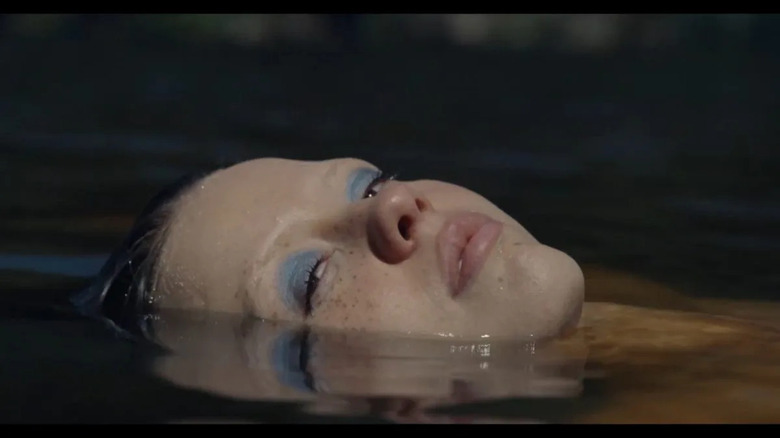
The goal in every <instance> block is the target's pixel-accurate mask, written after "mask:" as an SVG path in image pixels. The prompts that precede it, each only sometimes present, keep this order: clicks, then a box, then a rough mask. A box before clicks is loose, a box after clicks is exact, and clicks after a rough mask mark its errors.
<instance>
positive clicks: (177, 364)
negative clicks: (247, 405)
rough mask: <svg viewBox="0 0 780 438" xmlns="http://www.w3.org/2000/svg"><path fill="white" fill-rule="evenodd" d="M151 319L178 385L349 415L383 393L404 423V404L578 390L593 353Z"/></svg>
mask: <svg viewBox="0 0 780 438" xmlns="http://www.w3.org/2000/svg"><path fill="white" fill-rule="evenodd" d="M152 325H153V330H152V333H153V338H154V341H155V342H158V343H160V344H161V345H163V346H164V347H166V350H168V353H166V354H162V355H160V356H159V357H157V358H156V360H155V361H154V362H153V370H154V372H155V374H157V375H158V376H160V377H163V378H165V379H166V380H169V381H170V382H172V383H174V384H176V385H179V386H184V387H187V388H192V389H198V390H205V391H208V392H212V393H216V394H219V395H222V396H227V397H231V398H234V399H245V400H298V401H310V402H313V404H311V405H309V407H308V408H311V409H317V410H322V409H325V410H327V411H331V413H335V412H333V411H332V410H333V409H336V410H337V411H338V410H340V409H342V410H343V409H345V411H343V412H342V413H346V414H351V415H354V414H359V413H361V412H363V411H365V409H366V408H367V406H365V404H366V403H369V404H371V403H372V400H386V401H392V402H391V403H390V404H389V405H378V406H372V407H371V408H370V410H371V411H372V412H374V413H378V414H380V415H383V416H387V415H390V416H393V417H394V418H396V419H399V420H403V419H402V418H400V417H406V419H405V420H404V421H407V420H410V418H409V416H410V414H411V412H409V409H408V408H409V404H408V403H406V402H410V403H411V404H412V406H415V407H416V408H418V409H417V410H418V411H419V409H424V408H427V407H437V406H444V405H452V404H459V403H471V402H479V401H483V400H495V399H498V398H533V399H537V398H544V399H547V400H550V399H564V398H572V397H578V396H579V395H580V393H581V390H582V379H583V373H584V364H585V359H586V357H587V348H586V347H585V344H584V343H583V342H582V341H583V340H584V338H582V337H581V336H572V337H569V338H567V339H566V340H555V341H554V342H544V343H537V342H535V341H530V342H529V341H513V340H506V341H493V340H475V341H470V340H451V339H444V338H439V339H430V338H420V337H413V336H396V335H395V334H392V335H386V334H380V333H368V332H361V331H356V330H329V329H324V328H309V327H306V326H303V325H299V324H294V323H286V322H279V321H265V320H260V319H255V318H243V317H240V316H237V315H235V314H222V313H215V312H186V311H185V312H182V311H177V310H173V311H166V310H162V311H161V312H160V314H159V317H158V318H155V320H154V321H153V323H152ZM402 401H406V402H404V403H401V405H397V403H396V402H402ZM345 403H346V404H345ZM394 406H395V407H394ZM323 412H324V411H323ZM394 412H395V413H397V414H399V415H400V417H399V415H394V414H393V413H394ZM529 413H530V412H529Z"/></svg>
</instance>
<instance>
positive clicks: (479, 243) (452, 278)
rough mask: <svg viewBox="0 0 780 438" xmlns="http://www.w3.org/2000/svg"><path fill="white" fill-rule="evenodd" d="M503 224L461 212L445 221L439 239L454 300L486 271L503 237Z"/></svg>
mask: <svg viewBox="0 0 780 438" xmlns="http://www.w3.org/2000/svg"><path fill="white" fill-rule="evenodd" d="M501 228H502V224H501V223H500V222H498V221H496V220H494V219H492V218H490V217H489V216H486V215H484V214H480V213H471V212H469V213H459V214H456V215H454V216H451V217H450V218H449V219H447V220H446V221H445V222H444V225H443V226H442V228H441V230H440V231H439V233H438V235H437V236H436V246H437V250H438V255H439V264H440V267H441V272H442V275H443V277H444V282H445V283H446V284H447V286H448V287H449V290H450V293H451V294H452V296H453V297H455V296H457V295H458V294H460V293H461V292H463V290H464V289H465V288H466V287H467V286H468V285H469V283H470V281H471V279H472V278H474V277H476V275H477V274H479V272H480V271H481V270H482V266H483V265H484V263H485V260H486V259H487V257H488V256H489V255H490V252H491V250H492V249H493V246H494V245H495V244H496V241H497V240H498V236H499V235H500V234H501Z"/></svg>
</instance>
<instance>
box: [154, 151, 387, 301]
mask: <svg viewBox="0 0 780 438" xmlns="http://www.w3.org/2000/svg"><path fill="white" fill-rule="evenodd" d="M358 167H373V166H371V164H369V163H367V162H365V161H362V160H357V159H354V158H340V159H333V160H327V161H297V160H287V159H279V158H262V159H256V160H251V161H246V162H242V163H239V164H237V165H234V166H231V167H229V168H226V169H222V170H219V171H217V172H214V173H213V174H211V175H209V176H207V177H206V178H204V179H203V181H201V182H200V183H198V184H195V186H193V188H192V189H191V190H190V191H188V193H186V194H185V195H184V196H183V197H182V198H181V199H180V200H179V202H178V205H176V207H175V211H174V215H173V217H172V219H171V223H170V224H169V225H168V227H169V228H168V237H167V239H166V243H165V245H164V250H163V254H162V260H161V261H162V263H164V264H165V267H166V270H168V271H169V274H172V275H171V277H172V278H171V280H173V281H175V282H178V283H180V284H179V285H180V286H188V287H190V288H191V287H192V286H191V285H188V284H181V282H186V280H187V279H194V278H197V279H198V280H197V283H202V284H210V283H212V282H214V281H217V282H220V283H219V284H223V283H224V281H225V279H227V281H231V280H230V279H231V278H237V277H240V276H241V272H240V270H242V269H245V266H243V263H244V262H245V261H246V260H250V259H251V258H252V254H253V253H255V252H257V251H258V250H259V249H260V247H261V246H262V244H263V243H264V242H265V241H266V240H267V237H268V236H269V235H270V234H272V233H273V231H274V230H275V228H277V226H278V225H279V224H280V223H283V222H286V219H288V218H290V217H291V216H297V217H300V218H302V219H305V218H306V217H307V216H311V215H314V214H317V212H318V211H321V210H322V209H323V208H325V207H327V206H329V205H332V203H333V201H334V197H338V196H346V195H345V193H346V192H345V190H346V188H345V180H346V178H347V175H348V174H349V173H350V172H351V170H353V169H355V168H358ZM225 286H226V287H227V286H228V285H225Z"/></svg>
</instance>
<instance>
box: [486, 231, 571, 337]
mask: <svg viewBox="0 0 780 438" xmlns="http://www.w3.org/2000/svg"><path fill="white" fill-rule="evenodd" d="M504 256H506V258H504V259H503V261H502V263H500V265H503V266H501V267H500V268H497V270H496V271H494V272H492V273H488V272H486V274H488V275H490V276H491V277H494V276H495V275H497V274H498V273H499V272H503V277H505V278H506V279H508V280H509V281H510V283H509V284H507V285H506V286H509V287H505V288H504V289H503V290H501V289H500V288H499V292H498V293H497V295H493V296H483V297H484V298H486V299H491V300H496V301H494V303H492V305H491V306H490V307H492V310H493V312H490V313H491V314H492V316H493V321H490V322H487V323H488V324H495V325H493V327H492V329H493V333H489V332H486V333H487V334H491V335H496V336H499V335H501V336H512V337H514V338H528V339H534V340H539V339H549V338H554V337H559V336H563V335H566V334H569V333H571V332H572V331H573V330H574V329H576V327H577V325H578V324H579V320H580V315H581V313H582V303H583V301H584V298H585V280H584V276H583V274H582V270H581V269H580V266H579V265H578V264H577V262H575V261H574V259H573V258H571V257H570V256H569V255H568V254H566V253H564V252H562V251H560V250H557V249H555V248H552V247H549V246H547V245H543V244H540V243H528V244H526V245H523V246H522V248H519V249H518V250H516V251H514V252H509V251H507V249H506V248H505V250H504ZM486 280H487V279H486ZM484 286H487V284H484ZM483 290H484V289H483ZM493 290H494V291H495V290H496V288H495V286H493ZM475 298H476V297H475Z"/></svg>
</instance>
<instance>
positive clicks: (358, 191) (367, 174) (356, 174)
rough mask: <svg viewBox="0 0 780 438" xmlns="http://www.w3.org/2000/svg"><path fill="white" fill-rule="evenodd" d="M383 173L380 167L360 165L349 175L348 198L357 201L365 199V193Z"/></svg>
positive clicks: (350, 200)
mask: <svg viewBox="0 0 780 438" xmlns="http://www.w3.org/2000/svg"><path fill="white" fill-rule="evenodd" d="M381 174H382V171H381V170H379V169H374V168H371V167H360V168H357V169H355V170H353V171H352V173H350V174H349V176H348V177H347V185H346V186H347V187H346V190H347V199H348V200H349V202H356V201H359V200H361V199H363V193H364V192H365V191H366V189H367V188H368V185H369V184H371V182H372V181H374V180H375V179H376V178H377V177H378V176H380V175H381Z"/></svg>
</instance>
